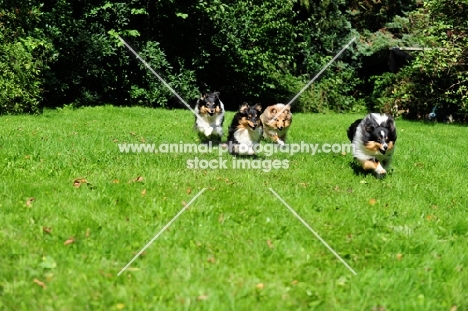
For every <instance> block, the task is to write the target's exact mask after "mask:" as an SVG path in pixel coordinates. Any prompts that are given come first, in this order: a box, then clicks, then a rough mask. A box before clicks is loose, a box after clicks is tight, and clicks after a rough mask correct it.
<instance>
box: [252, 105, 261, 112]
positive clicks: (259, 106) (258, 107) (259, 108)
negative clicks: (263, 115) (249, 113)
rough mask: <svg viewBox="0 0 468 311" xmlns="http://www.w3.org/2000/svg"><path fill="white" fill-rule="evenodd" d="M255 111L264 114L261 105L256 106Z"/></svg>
mask: <svg viewBox="0 0 468 311" xmlns="http://www.w3.org/2000/svg"><path fill="white" fill-rule="evenodd" d="M254 109H255V110H257V111H258V112H262V106H261V105H260V104H256V105H255V106H254Z"/></svg>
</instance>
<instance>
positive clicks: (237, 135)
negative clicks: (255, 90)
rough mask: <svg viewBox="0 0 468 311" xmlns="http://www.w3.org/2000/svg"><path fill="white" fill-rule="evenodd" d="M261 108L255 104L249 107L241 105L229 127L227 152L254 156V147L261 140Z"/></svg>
mask: <svg viewBox="0 0 468 311" xmlns="http://www.w3.org/2000/svg"><path fill="white" fill-rule="evenodd" d="M261 112H262V107H261V106H260V105H259V104H257V105H255V106H250V105H249V104H247V103H243V104H242V105H241V106H240V108H239V110H238V111H237V113H236V114H235V115H234V119H233V120H232V123H231V126H229V134H228V141H227V142H228V148H229V152H230V153H232V154H238V155H254V154H255V147H256V145H257V144H258V143H259V142H260V140H261V138H262V125H261V122H260V118H259V117H260V114H261Z"/></svg>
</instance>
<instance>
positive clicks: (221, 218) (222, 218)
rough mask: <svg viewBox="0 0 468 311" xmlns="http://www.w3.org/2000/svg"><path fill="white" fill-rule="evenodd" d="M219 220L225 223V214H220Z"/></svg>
mask: <svg viewBox="0 0 468 311" xmlns="http://www.w3.org/2000/svg"><path fill="white" fill-rule="evenodd" d="M218 221H219V222H220V223H223V222H224V214H221V215H219V218H218Z"/></svg>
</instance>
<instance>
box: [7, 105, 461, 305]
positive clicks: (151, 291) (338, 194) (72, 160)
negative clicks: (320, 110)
mask: <svg viewBox="0 0 468 311" xmlns="http://www.w3.org/2000/svg"><path fill="white" fill-rule="evenodd" d="M232 116H233V113H228V114H227V118H226V122H225V132H227V126H228V125H229V123H230V121H231V118H232ZM358 117H362V116H358V115H344V114H341V115H339V114H333V115H315V114H296V115H294V121H293V124H292V127H291V130H290V136H289V142H290V143H301V142H302V141H303V142H308V143H318V144H324V143H329V144H334V143H339V144H341V143H347V140H346V128H347V127H348V125H349V124H350V123H351V122H352V121H354V120H355V119H356V118H358ZM0 122H1V123H0V124H1V132H2V135H1V137H0V161H1V162H0V170H1V172H2V173H1V176H2V181H3V182H2V183H0V195H1V198H2V200H1V202H0V214H1V219H2V226H1V227H0V247H1V255H2V256H1V258H2V260H1V261H0V309H6V310H31V309H35V310H86V309H102V310H118V309H124V310H179V309H180V310H192V309H193V310H315V309H317V310H372V309H373V308H375V310H379V309H378V307H379V306H381V307H383V308H385V310H449V309H450V308H451V307H452V306H453V305H456V306H457V307H458V310H463V309H466V308H468V304H467V302H468V292H467V291H466V288H467V286H468V281H467V280H468V274H467V272H466V262H467V255H466V253H467V248H468V243H467V242H468V220H467V219H468V210H467V207H468V199H467V195H466V193H467V190H468V186H467V183H466V172H467V171H468V162H467V161H466V155H465V152H466V134H467V129H466V127H460V126H454V125H444V124H436V125H430V124H423V123H412V122H408V121H402V120H397V128H398V134H399V136H398V141H397V145H396V146H397V147H396V151H395V156H394V162H393V165H392V169H391V170H390V174H389V176H387V177H386V178H384V179H381V180H379V179H376V178H375V177H374V176H372V175H361V174H357V173H356V172H355V171H354V170H353V167H352V166H351V165H350V163H351V159H352V156H351V154H349V153H347V154H342V153H319V154H316V155H313V156H312V155H311V154H305V153H296V154H293V155H290V154H287V153H275V154H273V155H271V156H267V155H265V154H260V155H259V156H258V158H257V159H259V160H261V161H264V160H275V159H278V160H280V161H287V163H288V168H278V169H271V171H269V172H265V171H264V170H262V169H261V168H260V169H258V168H257V169H252V168H251V169H234V168H233V167H232V165H231V164H232V161H233V157H232V156H231V155H229V154H225V153H224V154H222V155H219V153H218V149H215V150H214V152H212V153H205V154H200V153H198V154H194V153H192V154H185V153H157V154H155V153H152V154H149V153H139V154H137V153H121V152H119V149H118V144H119V143H150V144H151V143H154V144H156V145H160V144H162V143H180V142H183V143H193V142H196V139H197V135H196V133H194V132H193V130H192V126H193V116H192V115H191V114H190V112H188V111H186V110H159V109H143V108H112V107H99V108H85V109H80V110H76V111H73V110H68V109H65V110H61V111H46V112H45V113H44V114H43V115H40V116H3V117H1V118H0ZM195 157H198V158H199V159H206V160H219V158H220V157H221V159H222V160H225V161H226V164H227V168H226V169H189V168H187V161H189V160H193V159H194V158H195ZM139 177H140V178H139ZM77 178H80V179H82V180H81V181H82V183H79V182H76V183H74V181H75V179H77ZM85 181H86V182H85ZM203 188H207V190H206V191H205V192H204V193H203V194H202V195H201V196H200V197H199V198H198V199H197V200H196V201H195V202H194V203H193V204H192V205H191V206H190V207H189V209H188V210H187V211H185V212H184V213H183V214H182V215H181V216H180V217H179V218H178V219H177V220H176V221H175V222H174V224H173V225H171V226H170V228H169V229H168V230H167V231H166V232H164V233H163V234H162V235H161V236H160V237H159V238H158V239H157V240H156V241H155V242H154V243H153V244H152V245H151V246H150V247H149V248H148V249H147V250H146V251H145V253H144V254H143V255H142V256H140V257H139V258H138V259H137V260H136V261H135V262H134V263H133V264H132V265H131V266H130V267H129V269H127V270H126V271H125V272H123V273H122V275H120V276H117V273H118V272H119V271H120V270H121V269H122V268H123V267H124V266H125V265H126V264H127V263H128V262H129V261H130V260H131V259H132V258H133V257H134V256H135V254H136V253H137V252H138V251H139V250H140V249H141V248H142V247H143V246H144V245H146V243H148V242H149V241H150V240H151V239H152V238H153V237H154V235H155V234H156V233H157V232H158V231H159V230H161V228H162V227H163V226H164V225H165V224H166V223H167V222H168V221H170V220H171V219H172V218H173V217H174V216H175V215H176V214H177V213H178V212H179V211H180V210H181V209H182V208H183V206H184V204H186V203H187V202H189V201H190V200H191V199H192V198H193V197H194V196H195V195H196V194H197V193H198V192H199V191H200V190H201V189H203ZM268 188H272V189H274V190H275V191H276V192H277V193H278V194H279V195H280V196H281V197H282V198H284V200H285V201H286V202H287V203H288V204H289V205H290V206H291V207H292V208H294V209H295V210H296V212H297V213H299V214H300V215H301V216H302V217H303V218H304V219H305V220H306V221H307V222H308V223H309V224H310V226H311V227H312V228H313V229H314V230H315V231H317V232H318V233H319V234H320V235H321V237H322V238H323V239H324V240H325V241H326V242H327V243H328V244H329V245H330V246H331V247H332V248H333V249H334V250H335V251H336V252H337V253H338V254H339V255H340V256H341V257H342V258H343V259H344V260H345V261H346V262H347V263H348V264H349V265H350V266H351V267H352V268H353V269H354V270H355V271H356V272H357V275H356V276H355V275H353V274H352V273H351V271H349V270H348V269H347V268H346V267H345V266H344V265H343V264H342V263H341V262H340V261H339V260H338V259H337V258H336V257H335V256H334V255H333V254H332V253H331V252H329V250H328V249H326V248H325V247H324V245H323V244H322V243H321V242H320V241H318V240H317V239H316V238H315V237H314V236H313V235H312V233H310V232H309V231H308V230H307V229H306V228H305V227H304V226H303V225H302V224H301V223H300V222H299V221H298V219H296V218H295V217H294V216H293V215H292V214H291V213H290V212H289V211H288V209H286V207H285V206H284V205H282V203H281V202H280V201H279V200H278V199H277V198H276V197H275V196H273V195H272V193H271V192H270V191H269V190H268ZM65 244H66V245H65Z"/></svg>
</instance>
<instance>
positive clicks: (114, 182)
mask: <svg viewBox="0 0 468 311" xmlns="http://www.w3.org/2000/svg"><path fill="white" fill-rule="evenodd" d="M119 182H120V180H118V179H112V183H113V184H118V183H119Z"/></svg>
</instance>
